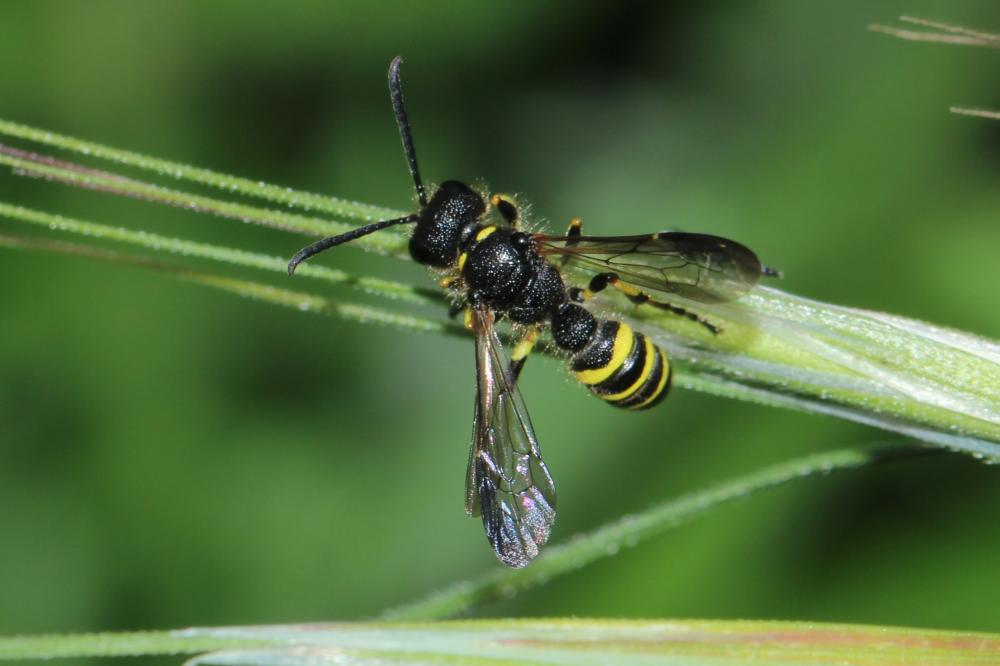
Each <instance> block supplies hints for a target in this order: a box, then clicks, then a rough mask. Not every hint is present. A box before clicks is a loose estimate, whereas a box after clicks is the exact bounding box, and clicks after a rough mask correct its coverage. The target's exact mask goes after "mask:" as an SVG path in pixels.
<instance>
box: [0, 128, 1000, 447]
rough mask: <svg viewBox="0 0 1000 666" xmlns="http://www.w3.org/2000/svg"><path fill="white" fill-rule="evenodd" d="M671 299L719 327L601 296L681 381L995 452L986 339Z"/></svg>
mask: <svg viewBox="0 0 1000 666" xmlns="http://www.w3.org/2000/svg"><path fill="white" fill-rule="evenodd" d="M8 129H9V128H8ZM0 157H2V158H3V160H4V161H5V163H7V164H10V165H12V166H16V168H18V169H21V170H23V171H24V172H26V173H32V174H37V175H42V176H44V177H49V178H53V179H56V180H60V181H62V182H68V183H72V184H76V185H80V186H84V187H92V188H94V189H103V190H106V191H109V192H114V193H118V194H127V195H129V196H140V197H142V198H147V199H149V200H151V201H158V202H163V203H171V204H173V205H179V206H184V207H188V208H193V209H195V210H198V211H210V212H214V213H216V214H222V215H227V216H230V217H237V218H239V219H246V220H248V221H252V222H257V223H262V224H275V223H277V224H278V226H282V227H283V228H289V229H291V228H295V229H297V230H300V231H306V230H307V228H306V227H305V226H303V225H304V224H305V221H308V220H310V219H311V218H302V219H299V218H300V217H301V216H290V215H289V214H286V213H280V212H279V211H261V210H260V209H253V208H251V207H243V208H241V207H239V206H238V205H236V204H229V203H228V202H220V201H215V200H208V199H205V198H198V197H193V196H192V195H188V194H186V193H182V192H173V191H167V190H164V189H163V188H159V187H157V186H154V185H149V184H145V183H139V182H138V181H132V180H129V179H125V178H122V177H121V176H117V175H115V174H107V173H105V172H99V171H95V170H92V169H88V168H86V167H82V166H79V165H74V164H70V163H67V162H61V161H59V160H55V159H53V158H50V157H45V156H40V155H34V154H31V153H25V152H23V151H18V150H13V149H4V150H2V151H0ZM150 188H151V189H150ZM244 208H248V209H249V210H245V209H244ZM386 213H387V214H393V215H395V214H397V213H398V212H397V211H386ZM272 215H277V216H278V217H272ZM281 216H285V217H281ZM317 222H318V223H319V224H327V225H328V224H331V223H330V222H328V221H323V220H313V221H312V223H317ZM338 228H339V227H338ZM313 230H314V231H319V229H318V228H314V229H313ZM78 233H79V231H78ZM374 236H380V235H374ZM374 236H372V237H367V238H368V239H369V240H370V242H367V243H364V244H362V243H361V242H360V241H359V243H358V244H357V245H358V246H359V247H362V248H363V249H368V250H376V251H381V252H386V251H392V252H394V253H395V254H396V255H397V256H402V255H403V252H402V248H403V246H404V245H405V239H404V237H402V236H398V235H397V236H392V235H391V234H385V235H384V236H385V240H382V239H379V240H377V241H376V240H372V239H373V238H374ZM672 300H675V301H676V303H677V304H678V305H682V306H684V307H686V308H688V309H689V310H691V311H692V312H695V313H698V314H701V315H703V316H705V317H707V318H709V319H711V320H712V321H713V322H714V323H715V324H716V325H717V326H720V327H721V328H722V329H723V332H722V333H721V334H719V335H712V334H710V333H707V332H706V331H705V329H704V328H703V327H701V326H699V325H698V324H696V323H694V322H691V321H689V320H686V319H682V318H679V317H676V316H674V315H672V314H670V313H665V312H663V311H660V310H657V309H654V308H640V309H637V310H636V309H634V308H633V307H632V306H630V305H629V304H628V302H627V301H625V300H624V299H623V297H621V296H620V295H617V296H616V295H604V296H602V297H601V299H599V300H598V302H597V304H598V305H599V306H600V305H603V306H604V307H607V308H608V309H609V310H610V313H609V314H610V316H621V314H620V313H625V312H633V315H632V317H631V320H632V321H633V323H636V324H637V325H638V326H639V327H640V328H641V329H642V330H644V331H645V332H647V333H648V334H650V336H651V337H653V338H654V339H655V340H656V341H657V342H658V343H659V344H660V345H661V346H662V347H663V348H664V349H666V350H667V351H668V352H670V354H671V356H672V358H673V359H674V361H675V367H676V369H677V370H678V371H679V372H677V374H676V383H677V384H678V385H681V386H686V387H689V388H694V389H700V390H705V391H709V392H713V393H716V394H718V395H726V396H731V397H742V398H746V399H751V400H754V401H757V402H764V403H767V404H774V405H783V406H787V407H793V408H796V409H802V410H806V411H812V412H817V413H824V414H830V415H835V416H838V417H841V418H848V419H852V420H855V421H858V422H862V423H866V424H870V425H874V426H877V427H881V428H885V429H888V430H892V431H895V432H899V433H904V434H906V435H909V436H912V437H916V438H918V439H922V440H924V441H926V442H930V443H933V444H936V445H939V446H946V447H949V448H953V449H956V450H962V451H965V452H967V453H971V454H972V455H974V456H977V457H980V458H985V459H988V460H991V461H995V460H1000V445H998V442H1000V345H997V343H995V342H993V341H991V340H986V339H984V338H978V337H976V336H973V335H969V334H965V333H961V332H958V331H952V330H948V329H943V328H939V327H935V326H931V325H928V324H924V323H922V322H918V321H915V320H909V319H904V318H901V317H894V316H892V315H887V314H882V313H877V312H868V311H862V310H857V309H852V308H845V307H839V306H834V305H829V304H825V303H819V302H816V301H810V300H808V299H804V298H799V297H796V296H792V295H790V294H786V293H783V292H780V291H778V290H775V289H769V288H765V287H758V288H757V289H755V290H754V291H753V292H751V293H750V294H748V295H747V296H745V297H743V298H742V299H740V301H738V302H736V303H729V304H722V305H705V304H699V303H692V302H685V301H684V300H683V299H681V298H675V299H672Z"/></svg>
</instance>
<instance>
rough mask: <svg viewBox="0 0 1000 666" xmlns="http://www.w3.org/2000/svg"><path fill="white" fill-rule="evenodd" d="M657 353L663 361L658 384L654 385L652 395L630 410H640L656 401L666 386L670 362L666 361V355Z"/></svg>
mask: <svg viewBox="0 0 1000 666" xmlns="http://www.w3.org/2000/svg"><path fill="white" fill-rule="evenodd" d="M659 353H660V357H661V358H662V359H663V374H662V375H661V376H660V383H659V384H657V385H656V390H655V391H653V395H651V396H649V397H648V398H646V399H645V400H643V401H642V402H640V403H639V404H638V405H633V406H632V409H642V408H643V407H645V406H646V405H648V404H649V403H651V402H653V401H654V400H656V399H657V398H658V397H660V394H661V393H663V387H664V386H666V385H667V380H668V379H669V378H670V361H668V360H667V356H666V354H664V353H662V352H659Z"/></svg>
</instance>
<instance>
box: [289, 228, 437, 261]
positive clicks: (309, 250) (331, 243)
mask: <svg viewBox="0 0 1000 666" xmlns="http://www.w3.org/2000/svg"><path fill="white" fill-rule="evenodd" d="M416 221H417V216H416V215H407V216H406V217H397V218H396V219H394V220H382V221H381V222H372V223H371V224H366V225H365V226H363V227H358V228H357V229H351V230H350V231H347V232H345V233H342V234H340V235H339V236H330V237H328V238H324V239H323V240H318V241H316V242H315V243H313V244H312V245H308V246H306V247H304V248H302V249H301V250H299V251H298V252H296V253H295V256H294V257H292V260H291V261H289V262H288V274H289V275H294V274H295V269H296V268H298V266H299V264H301V263H302V262H303V261H305V260H306V259H308V258H309V257H313V256H315V255H317V254H319V253H320V252H323V251H324V250H329V249H330V248H331V247H336V246H337V245H341V244H343V243H349V242H351V241H352V240H355V239H357V238H361V237H362V236H367V235H368V234H371V233H375V232H376V231H381V230H382V229H385V228H386V227H391V226H393V225H396V224H408V223H410V222H416Z"/></svg>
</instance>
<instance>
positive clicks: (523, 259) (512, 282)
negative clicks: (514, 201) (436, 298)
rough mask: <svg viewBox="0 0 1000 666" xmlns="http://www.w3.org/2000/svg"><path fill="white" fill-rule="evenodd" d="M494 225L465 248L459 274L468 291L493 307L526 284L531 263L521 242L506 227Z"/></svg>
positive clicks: (512, 298)
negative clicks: (460, 273)
mask: <svg viewBox="0 0 1000 666" xmlns="http://www.w3.org/2000/svg"><path fill="white" fill-rule="evenodd" d="M490 229H494V231H492V232H490V233H489V235H487V236H485V237H484V238H481V239H479V240H477V241H476V243H475V244H474V245H473V246H472V247H471V248H469V251H468V253H469V254H468V259H467V260H466V262H465V265H464V266H463V270H462V274H463V275H464V277H465V281H466V283H467V284H468V286H469V289H470V290H471V291H474V292H477V293H478V294H479V296H480V298H482V299H483V300H485V301H486V302H487V303H490V304H492V305H493V306H495V307H505V306H507V305H508V304H509V303H510V302H512V301H513V300H514V299H515V297H516V296H518V295H520V294H521V292H522V291H523V290H524V289H525V287H526V286H527V285H528V282H529V280H530V278H531V274H532V270H531V269H532V264H531V262H530V261H529V260H528V257H527V255H526V253H525V245H524V244H523V243H518V242H516V241H515V239H514V238H513V236H512V234H511V233H510V232H509V231H508V230H506V229H496V228H495V227H487V229H486V231H489V230H490Z"/></svg>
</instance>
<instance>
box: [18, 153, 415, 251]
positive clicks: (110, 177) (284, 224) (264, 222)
mask: <svg viewBox="0 0 1000 666" xmlns="http://www.w3.org/2000/svg"><path fill="white" fill-rule="evenodd" d="M0 164H4V165H6V166H9V167H11V168H12V169H14V171H15V173H18V174H20V175H26V176H34V177H36V178H45V179H47V180H51V181H54V182H59V183H63V184H65V185H72V186H75V187H81V188H84V189H89V190H94V191H98V192H104V193H107V194H114V195H117V196H123V197H129V198H132V199H140V200H143V201H149V202H151V203H159V204H165V205H168V206H174V207H176V208H183V209H186V210H190V211H193V212H198V213H208V214H211V215H215V216H217V217H222V218H226V219H231V220H239V221H241V222H246V223H248V224H258V225H261V226H266V227H272V228H275V229H282V230H284V231H293V232H296V233H302V234H308V235H311V236H332V235H335V234H340V233H343V232H345V231H347V230H349V229H351V228H352V227H353V225H349V224H344V223H343V222H334V221H332V220H325V219H322V218H318V217H309V216H305V215H298V214H295V213H287V212H285V211H280V210H272V209H267V208H259V207H256V206H248V205H246V204H241V203H236V202H233V201H225V200H221V199H213V198H211V197H206V196H201V195H197V194H191V193H189V192H182V191H180V190H173V189H169V188H166V187H161V186H159V185H154V184H152V183H146V182H143V181H140V180H135V179H132V178H125V177H124V176H121V175H118V174H115V173H111V172H108V171H100V170H97V169H89V168H87V167H83V166H81V165H79V164H74V163H72V162H65V161H63V160H57V159H54V158H52V157H49V156H47V155H38V154H36V153H29V152H26V151H22V150H18V149H16V148H11V147H9V146H4V145H0ZM394 214H395V213H394ZM396 216H397V217H399V216H400V214H396ZM356 246H357V247H360V248H363V249H366V250H369V251H372V252H378V253H380V254H395V255H397V256H408V255H406V239H405V237H404V236H402V235H400V234H399V233H382V234H373V235H371V236H365V237H363V238H360V239H358V240H357V241H356Z"/></svg>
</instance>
